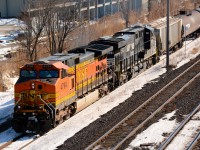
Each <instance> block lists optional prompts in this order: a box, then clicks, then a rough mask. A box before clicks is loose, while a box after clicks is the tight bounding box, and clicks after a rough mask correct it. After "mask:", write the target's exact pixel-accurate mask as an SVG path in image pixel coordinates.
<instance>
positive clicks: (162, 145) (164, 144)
mask: <svg viewBox="0 0 200 150" xmlns="http://www.w3.org/2000/svg"><path fill="white" fill-rule="evenodd" d="M199 110H200V104H199V105H198V106H197V107H196V108H195V109H194V110H193V111H192V112H191V113H190V114H189V115H188V116H187V117H186V119H185V120H183V121H182V122H181V124H180V125H179V126H178V127H177V128H176V129H175V131H174V132H173V133H171V134H170V136H169V137H168V138H167V139H166V140H165V141H164V142H163V143H162V144H161V145H160V147H159V148H158V150H164V149H165V148H166V147H167V146H168V145H169V144H170V143H171V142H172V141H173V139H174V138H175V137H176V136H177V135H178V133H180V131H181V130H182V129H183V127H184V126H185V125H186V124H187V123H188V122H189V121H190V120H191V119H192V117H193V116H194V115H195V114H197V112H199ZM199 138H200V132H199V133H198V134H197V136H196V137H195V138H194V140H193V141H192V142H191V143H190V144H189V146H188V148H187V150H191V149H192V148H193V146H194V145H196V142H197V140H198V139H199Z"/></svg>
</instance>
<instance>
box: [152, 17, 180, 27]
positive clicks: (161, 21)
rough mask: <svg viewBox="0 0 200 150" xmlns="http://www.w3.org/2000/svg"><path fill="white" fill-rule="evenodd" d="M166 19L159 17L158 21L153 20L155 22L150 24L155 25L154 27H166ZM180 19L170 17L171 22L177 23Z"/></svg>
mask: <svg viewBox="0 0 200 150" xmlns="http://www.w3.org/2000/svg"><path fill="white" fill-rule="evenodd" d="M166 19H167V18H166V17H164V18H161V19H158V20H156V21H153V22H151V23H150V26H151V27H154V28H162V27H165V26H166ZM180 20H181V19H180V18H172V17H170V18H169V22H170V24H174V23H176V22H178V21H180Z"/></svg>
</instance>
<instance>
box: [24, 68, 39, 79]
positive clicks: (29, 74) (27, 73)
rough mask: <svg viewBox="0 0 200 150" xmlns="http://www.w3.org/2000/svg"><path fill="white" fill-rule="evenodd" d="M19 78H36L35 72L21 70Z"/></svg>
mask: <svg viewBox="0 0 200 150" xmlns="http://www.w3.org/2000/svg"><path fill="white" fill-rule="evenodd" d="M20 77H24V78H36V77H37V73H36V71H35V70H21V72H20Z"/></svg>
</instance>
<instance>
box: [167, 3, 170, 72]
mask: <svg viewBox="0 0 200 150" xmlns="http://www.w3.org/2000/svg"><path fill="white" fill-rule="evenodd" d="M169 3H170V0H167V31H166V33H167V34H166V35H167V37H166V68H167V70H168V69H169V11H170V10H169Z"/></svg>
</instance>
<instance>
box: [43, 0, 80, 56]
mask: <svg viewBox="0 0 200 150" xmlns="http://www.w3.org/2000/svg"><path fill="white" fill-rule="evenodd" d="M51 5H52V6H51V7H50V13H49V15H48V19H47V25H46V26H45V32H46V34H47V39H48V40H47V41H48V42H47V43H46V44H47V45H46V46H47V48H48V49H49V52H50V53H51V54H54V53H57V52H58V53H62V52H63V51H64V49H65V44H66V43H67V37H68V36H69V34H70V33H71V32H72V31H74V30H75V29H76V28H78V27H79V26H80V25H82V23H81V22H80V19H79V14H78V12H79V11H78V10H77V9H78V8H77V3H75V2H71V1H68V2H65V1H62V2H61V1H60V3H59V4H56V1H53V0H51Z"/></svg>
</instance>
